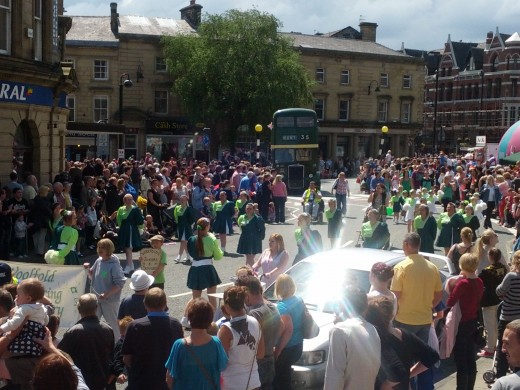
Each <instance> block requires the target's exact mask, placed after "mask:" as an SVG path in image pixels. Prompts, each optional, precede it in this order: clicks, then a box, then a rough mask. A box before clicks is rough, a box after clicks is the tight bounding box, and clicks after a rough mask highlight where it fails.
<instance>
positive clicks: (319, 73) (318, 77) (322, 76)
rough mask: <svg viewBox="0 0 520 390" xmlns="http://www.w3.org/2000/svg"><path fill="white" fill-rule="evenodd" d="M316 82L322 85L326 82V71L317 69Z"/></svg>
mask: <svg viewBox="0 0 520 390" xmlns="http://www.w3.org/2000/svg"><path fill="white" fill-rule="evenodd" d="M316 82H318V83H322V84H323V83H324V82H325V69H323V68H316Z"/></svg>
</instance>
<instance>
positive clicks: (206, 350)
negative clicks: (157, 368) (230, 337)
mask: <svg viewBox="0 0 520 390" xmlns="http://www.w3.org/2000/svg"><path fill="white" fill-rule="evenodd" d="M188 348H189V350H188ZM193 354H195V356H196V357H197V359H198V360H199V361H200V363H197V361H196V360H195V358H194V357H193ZM227 363H228V357H227V354H226V351H225V350H224V347H223V346H222V343H221V342H220V340H219V338H218V337H216V336H212V337H211V341H210V342H208V343H207V344H204V345H196V346H195V345H186V342H185V339H179V340H176V341H175V343H173V346H172V350H171V353H170V356H169V357H168V360H167V361H166V364H165V367H166V369H167V370H168V371H169V373H170V375H171V376H172V378H174V385H173V389H174V390H175V389H179V390H181V389H198V390H220V373H221V372H222V371H224V370H225V368H226V367H227ZM199 364H202V365H203V366H204V368H205V370H206V372H207V373H206V374H204V372H203V371H202V370H201V368H200V367H199ZM207 376H209V377H210V378H211V380H212V382H213V383H210V382H209V379H210V378H207Z"/></svg>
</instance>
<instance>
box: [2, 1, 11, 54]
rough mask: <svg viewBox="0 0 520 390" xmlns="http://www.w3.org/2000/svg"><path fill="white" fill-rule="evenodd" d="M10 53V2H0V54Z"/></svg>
mask: <svg viewBox="0 0 520 390" xmlns="http://www.w3.org/2000/svg"><path fill="white" fill-rule="evenodd" d="M10 51H11V0H0V54H9V53H10Z"/></svg>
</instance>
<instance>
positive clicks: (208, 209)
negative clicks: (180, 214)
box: [200, 196, 213, 226]
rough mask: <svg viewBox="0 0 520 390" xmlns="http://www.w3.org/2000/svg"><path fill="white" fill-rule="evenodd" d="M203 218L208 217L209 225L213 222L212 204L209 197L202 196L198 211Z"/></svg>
mask: <svg viewBox="0 0 520 390" xmlns="http://www.w3.org/2000/svg"><path fill="white" fill-rule="evenodd" d="M200 213H201V214H202V216H203V217H204V218H207V219H209V221H210V226H211V224H212V223H213V206H212V205H211V198H209V197H208V196H205V197H204V200H203V206H202V210H201V212H200Z"/></svg>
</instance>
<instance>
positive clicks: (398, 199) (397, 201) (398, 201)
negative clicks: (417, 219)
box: [390, 190, 404, 225]
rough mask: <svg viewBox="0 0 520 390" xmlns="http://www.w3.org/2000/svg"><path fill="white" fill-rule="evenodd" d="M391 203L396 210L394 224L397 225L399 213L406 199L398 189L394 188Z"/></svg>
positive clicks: (394, 210)
mask: <svg viewBox="0 0 520 390" xmlns="http://www.w3.org/2000/svg"><path fill="white" fill-rule="evenodd" d="M390 204H391V205H392V210H393V212H394V224H396V225H397V224H398V223H399V215H400V214H401V210H402V208H403V204H404V199H403V197H402V196H401V195H398V194H397V191H396V190H392V197H391V198H390Z"/></svg>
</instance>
